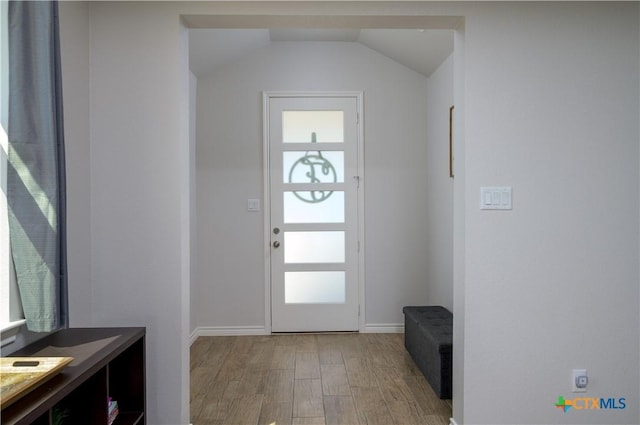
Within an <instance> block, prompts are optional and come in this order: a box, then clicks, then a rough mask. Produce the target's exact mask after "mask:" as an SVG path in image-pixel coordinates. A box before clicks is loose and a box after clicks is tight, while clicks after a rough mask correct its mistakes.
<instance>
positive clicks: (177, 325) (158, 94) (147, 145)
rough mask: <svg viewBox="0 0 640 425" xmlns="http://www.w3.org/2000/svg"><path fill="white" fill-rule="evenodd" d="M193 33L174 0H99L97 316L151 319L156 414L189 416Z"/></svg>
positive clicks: (158, 420)
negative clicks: (147, 0) (189, 55)
mask: <svg viewBox="0 0 640 425" xmlns="http://www.w3.org/2000/svg"><path fill="white" fill-rule="evenodd" d="M186 36H187V34H186V31H183V30H182V28H181V24H180V20H179V17H178V14H177V12H176V11H175V10H173V9H172V5H171V4H154V5H146V4H140V3H109V2H106V3H93V4H91V14H90V40H91V41H90V42H91V68H90V89H91V102H90V122H91V132H90V137H91V228H92V241H91V242H92V243H91V247H90V248H91V257H92V283H93V299H92V307H93V318H94V320H93V322H94V324H95V325H96V326H146V327H147V339H146V344H147V357H146V359H147V410H148V419H147V421H148V423H150V424H178V423H180V424H185V423H188V418H189V411H188V410H189V409H188V392H189V386H188V379H189V375H188V374H189V367H188V322H189V316H188V305H189V299H188V288H189V281H188V279H189V271H188V267H189V265H188V260H189V252H188V248H189V245H190V242H189V206H188V194H189V190H190V189H189V178H188V176H189V161H188V147H189V134H188V131H189V120H188V108H189V75H188V69H187V63H188V62H187V61H186V52H187V44H186V43H185V40H186ZM185 384H186V385H185Z"/></svg>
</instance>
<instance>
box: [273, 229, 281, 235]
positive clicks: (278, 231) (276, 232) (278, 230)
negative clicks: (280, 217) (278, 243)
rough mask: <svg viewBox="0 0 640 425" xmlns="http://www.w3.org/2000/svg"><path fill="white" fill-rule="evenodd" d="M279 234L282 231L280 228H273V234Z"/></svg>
mask: <svg viewBox="0 0 640 425" xmlns="http://www.w3.org/2000/svg"><path fill="white" fill-rule="evenodd" d="M278 233H280V229H279V228H277V227H274V228H273V234H274V235H277V234H278Z"/></svg>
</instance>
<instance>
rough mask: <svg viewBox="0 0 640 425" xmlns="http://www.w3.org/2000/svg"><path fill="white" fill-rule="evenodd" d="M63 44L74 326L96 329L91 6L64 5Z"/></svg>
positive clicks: (69, 261)
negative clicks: (93, 300) (90, 137)
mask: <svg viewBox="0 0 640 425" xmlns="http://www.w3.org/2000/svg"><path fill="white" fill-rule="evenodd" d="M59 8H60V45H61V52H62V88H63V101H64V120H65V147H66V170H67V266H68V269H69V275H68V282H69V324H70V326H74V327H81V326H90V325H91V323H92V311H91V302H90V301H89V300H91V293H92V285H91V261H92V260H91V251H90V249H88V247H90V246H91V203H90V190H91V174H90V173H91V172H90V155H91V147H90V143H89V49H90V46H89V5H88V4H87V3H82V2H60V3H59Z"/></svg>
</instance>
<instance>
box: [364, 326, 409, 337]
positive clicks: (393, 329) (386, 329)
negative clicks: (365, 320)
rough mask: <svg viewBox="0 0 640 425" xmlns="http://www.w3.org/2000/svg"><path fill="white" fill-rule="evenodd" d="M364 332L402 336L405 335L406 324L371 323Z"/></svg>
mask: <svg viewBox="0 0 640 425" xmlns="http://www.w3.org/2000/svg"><path fill="white" fill-rule="evenodd" d="M364 332H365V333H369V334H401V333H404V324H402V323H370V324H368V325H365V327H364Z"/></svg>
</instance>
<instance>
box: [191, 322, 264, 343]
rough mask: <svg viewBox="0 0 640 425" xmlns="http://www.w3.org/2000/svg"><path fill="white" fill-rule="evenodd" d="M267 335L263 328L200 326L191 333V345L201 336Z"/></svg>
mask: <svg viewBox="0 0 640 425" xmlns="http://www.w3.org/2000/svg"><path fill="white" fill-rule="evenodd" d="M246 335H269V333H268V332H267V331H266V329H265V328H264V326H202V327H199V328H196V329H195V330H194V331H193V333H191V338H190V342H191V344H193V343H194V342H195V341H196V339H198V337H201V336H246Z"/></svg>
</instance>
